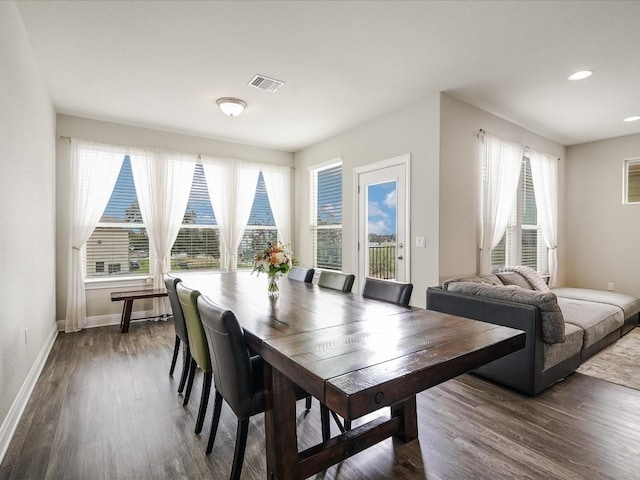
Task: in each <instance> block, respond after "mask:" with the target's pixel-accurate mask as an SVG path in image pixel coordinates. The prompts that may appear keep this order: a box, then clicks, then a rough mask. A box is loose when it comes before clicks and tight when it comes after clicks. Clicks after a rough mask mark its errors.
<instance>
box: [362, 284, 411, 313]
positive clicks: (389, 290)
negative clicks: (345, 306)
mask: <svg viewBox="0 0 640 480" xmlns="http://www.w3.org/2000/svg"><path fill="white" fill-rule="evenodd" d="M411 292H413V284H411V283H400V282H393V281H389V280H380V279H377V278H367V279H366V280H365V281H364V289H363V290H362V296H363V297H365V298H373V299H375V300H382V301H383V302H389V303H395V304H397V305H402V306H404V307H408V306H409V301H410V300H411Z"/></svg>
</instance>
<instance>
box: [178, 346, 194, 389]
mask: <svg viewBox="0 0 640 480" xmlns="http://www.w3.org/2000/svg"><path fill="white" fill-rule="evenodd" d="M190 364H191V355H190V354H189V349H188V348H184V347H183V348H182V376H181V377H180V383H179V384H178V393H182V391H183V390H184V386H185V384H186V383H187V375H189V366H190Z"/></svg>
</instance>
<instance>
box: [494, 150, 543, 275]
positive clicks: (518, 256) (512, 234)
mask: <svg viewBox="0 0 640 480" xmlns="http://www.w3.org/2000/svg"><path fill="white" fill-rule="evenodd" d="M527 159H528V157H527V155H526V154H525V155H524V156H523V157H522V159H521V162H522V166H521V168H520V171H521V172H522V169H523V168H524V166H525V163H526V161H527ZM523 189H524V185H523V184H522V173H521V174H520V178H519V180H518V190H517V193H516V195H517V199H516V202H515V203H514V206H513V211H512V213H511V219H510V220H509V224H508V225H507V229H506V230H505V233H504V240H505V265H522V232H523V231H524V230H535V231H536V232H537V245H538V248H537V251H536V270H537V271H538V272H539V273H540V274H541V275H542V276H546V275H549V260H548V258H549V255H548V248H547V246H546V243H545V241H544V237H543V236H542V227H541V226H540V224H538V225H527V224H523V223H522V221H523V218H522V208H523V201H524V200H523ZM534 190H535V186H534ZM536 209H537V205H536ZM541 245H542V246H543V247H542V248H541V247H540V246H541ZM492 264H493V262H492Z"/></svg>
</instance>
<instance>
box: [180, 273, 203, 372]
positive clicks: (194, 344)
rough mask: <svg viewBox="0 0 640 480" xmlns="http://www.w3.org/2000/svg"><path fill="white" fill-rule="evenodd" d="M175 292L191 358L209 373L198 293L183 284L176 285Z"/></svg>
mask: <svg viewBox="0 0 640 480" xmlns="http://www.w3.org/2000/svg"><path fill="white" fill-rule="evenodd" d="M176 292H177V293H178V299H179V300H180V306H181V307H182V313H183V314H184V320H185V324H186V325H187V335H188V336H189V352H191V357H192V358H193V359H194V360H195V361H196V363H197V364H198V365H199V366H200V368H202V370H203V371H204V372H206V373H208V372H210V371H211V358H210V357H209V347H208V346H207V339H206V338H205V336H204V329H203V328H202V321H201V320H200V312H199V311H198V297H199V296H200V292H199V291H198V290H193V289H191V288H189V287H186V286H185V285H184V283H182V282H181V283H179V284H177V285H176Z"/></svg>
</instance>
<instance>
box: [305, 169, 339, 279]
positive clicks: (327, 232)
mask: <svg viewBox="0 0 640 480" xmlns="http://www.w3.org/2000/svg"><path fill="white" fill-rule="evenodd" d="M311 183H312V195H313V199H312V200H313V201H312V212H311V217H312V218H311V226H312V233H313V250H314V261H315V266H316V267H318V268H325V269H328V270H341V269H342V164H335V165H332V166H329V167H326V168H321V169H317V170H313V171H312V178H311Z"/></svg>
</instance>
